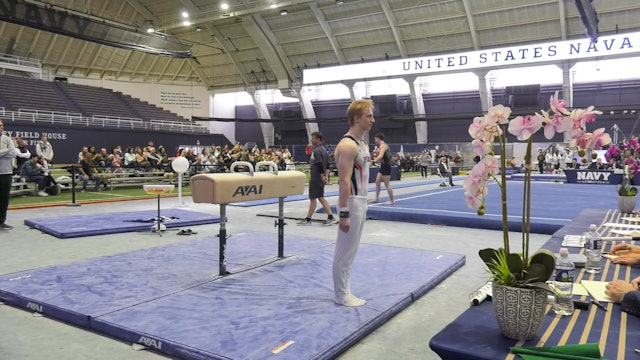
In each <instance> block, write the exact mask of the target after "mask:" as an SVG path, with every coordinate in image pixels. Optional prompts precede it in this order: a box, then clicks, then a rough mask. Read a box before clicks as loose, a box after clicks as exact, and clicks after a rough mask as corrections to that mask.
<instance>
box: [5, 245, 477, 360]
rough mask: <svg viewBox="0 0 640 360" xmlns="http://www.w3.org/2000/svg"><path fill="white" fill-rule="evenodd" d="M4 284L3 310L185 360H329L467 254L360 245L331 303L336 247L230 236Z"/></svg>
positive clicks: (8, 278) (15, 277)
mask: <svg viewBox="0 0 640 360" xmlns="http://www.w3.org/2000/svg"><path fill="white" fill-rule="evenodd" d="M217 243H218V240H217V238H215V237H205V238H199V239H195V240H191V241H185V242H181V243H178V244H172V245H167V246H160V247H155V248H151V249H145V250H138V251H133V252H129V253H124V254H118V255H112V256H105V257H100V258H94V259H88V260H84V261H80V262H75V263H70V264H66V265H59V266H52V267H47V268H39V269H33V270H29V271H23V272H18V273H12V274H5V275H2V276H0V300H2V301H4V302H5V303H7V304H10V305H12V306H15V307H18V308H22V309H25V310H27V311H32V312H38V313H42V314H44V315H46V316H49V317H53V318H55V319H58V320H62V321H65V322H68V323H71V324H74V325H78V326H82V327H85V328H87V329H91V330H93V331H96V332H99V333H102V334H104V335H107V336H111V337H115V338H118V339H121V340H124V341H127V342H131V343H140V344H143V345H145V346H146V347H147V348H148V349H150V350H153V351H156V352H160V353H163V354H166V355H169V356H172V357H177V358H181V359H271V358H273V359H291V360H300V359H332V358H334V357H335V356H337V355H338V354H340V353H342V352H344V351H345V350H346V349H348V348H349V347H350V346H352V345H353V344H355V343H356V342H358V341H359V340H361V339H362V338H363V337H365V336H366V335H367V334H368V333H370V332H371V331H373V330H374V329H376V328H377V327H379V326H380V325H382V324H383V323H385V322H386V321H388V320H389V319H390V318H391V317H393V316H394V315H395V314H397V313H399V312H400V311H402V310H403V309H404V308H406V307H407V306H409V305H410V304H411V303H412V302H413V301H415V300H416V299H417V298H419V297H420V296H422V295H424V294H425V293H426V292H427V291H429V290H430V289H431V288H433V287H434V286H436V285H437V284H438V283H439V282H441V281H442V280H443V279H445V278H446V277H447V276H449V275H450V274H452V273H453V272H455V271H456V270H457V269H458V268H460V267H461V266H462V265H464V263H465V257H464V255H459V254H453V253H443V252H430V251H424V250H416V249H404V248H396V247H388V246H380V245H367V244H362V246H361V247H360V251H359V254H358V256H357V258H356V261H355V264H354V268H353V273H352V281H351V283H352V289H353V291H354V293H355V294H357V295H358V296H360V297H362V298H364V299H366V300H367V301H368V302H367V304H366V305H365V306H362V307H359V308H348V307H343V306H338V305H336V304H335V303H334V302H333V285H332V280H331V263H332V259H333V250H334V246H335V244H334V243H333V242H330V241H326V240H320V239H312V238H305V237H289V238H287V239H286V243H285V253H287V254H295V255H288V256H285V257H284V258H282V259H277V258H276V257H275V255H276V253H277V235H276V234H263V233H243V234H233V236H232V237H231V238H230V239H229V240H228V242H227V256H228V259H229V262H228V266H227V269H228V270H229V271H230V272H231V273H232V274H231V275H228V276H224V277H220V276H218V275H217V272H218V262H217V257H218V254H217V251H216V250H213V249H217Z"/></svg>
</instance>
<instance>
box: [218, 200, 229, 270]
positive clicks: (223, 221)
mask: <svg viewBox="0 0 640 360" xmlns="http://www.w3.org/2000/svg"><path fill="white" fill-rule="evenodd" d="M226 225H227V205H226V204H220V233H218V237H219V240H220V252H219V254H220V255H219V258H218V274H220V276H224V275H228V274H229V272H228V271H227V254H226V252H227V226H226Z"/></svg>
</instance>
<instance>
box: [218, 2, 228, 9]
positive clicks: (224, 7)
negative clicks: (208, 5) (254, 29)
mask: <svg viewBox="0 0 640 360" xmlns="http://www.w3.org/2000/svg"><path fill="white" fill-rule="evenodd" d="M220 8H221V9H222V10H227V9H228V8H229V4H227V3H226V2H223V3H222V4H220Z"/></svg>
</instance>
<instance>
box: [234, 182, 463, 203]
mask: <svg viewBox="0 0 640 360" xmlns="http://www.w3.org/2000/svg"><path fill="white" fill-rule="evenodd" d="M462 179H464V177H458V176H454V177H453V180H454V181H455V180H462ZM439 182H440V179H438V180H422V181H417V182H410V183H409V182H407V183H401V182H398V183H394V182H391V187H392V188H394V189H401V188H406V187H412V186H420V185H429V184H437V183H439ZM381 189H382V190H383V191H384V190H386V187H385V186H384V184H382V185H381ZM367 191H369V192H372V191H376V188H375V186H373V187H369V188H367ZM324 196H325V197H331V196H338V192H337V191H327V192H325V193H324ZM300 200H309V193H308V192H307V193H306V194H302V195H293V196H287V197H286V198H285V199H284V201H285V202H289V201H300ZM277 203H278V198H269V199H262V200H252V201H240V202H236V203H231V204H229V205H231V206H241V207H250V206H258V205H267V204H277Z"/></svg>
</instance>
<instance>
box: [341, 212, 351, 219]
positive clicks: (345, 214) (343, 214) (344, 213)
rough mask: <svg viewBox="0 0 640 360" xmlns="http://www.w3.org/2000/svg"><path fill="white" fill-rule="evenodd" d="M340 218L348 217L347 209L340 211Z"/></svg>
mask: <svg viewBox="0 0 640 360" xmlns="http://www.w3.org/2000/svg"><path fill="white" fill-rule="evenodd" d="M340 218H341V219H348V218H349V212H348V211H340Z"/></svg>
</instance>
